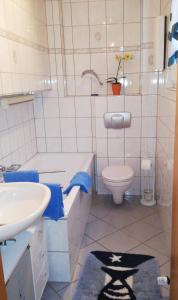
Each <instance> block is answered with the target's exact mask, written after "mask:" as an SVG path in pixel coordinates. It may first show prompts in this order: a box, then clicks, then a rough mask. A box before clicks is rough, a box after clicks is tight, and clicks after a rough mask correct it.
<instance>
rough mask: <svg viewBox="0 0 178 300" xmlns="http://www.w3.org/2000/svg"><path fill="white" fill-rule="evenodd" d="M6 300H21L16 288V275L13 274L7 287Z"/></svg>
mask: <svg viewBox="0 0 178 300" xmlns="http://www.w3.org/2000/svg"><path fill="white" fill-rule="evenodd" d="M6 290H7V299H8V300H21V298H20V292H19V287H18V280H17V274H16V273H13V274H12V276H11V278H10V280H9V282H8V284H7V286H6Z"/></svg>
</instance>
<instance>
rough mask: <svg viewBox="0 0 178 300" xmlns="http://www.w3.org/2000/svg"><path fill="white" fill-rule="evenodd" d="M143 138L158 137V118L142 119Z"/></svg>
mask: <svg viewBox="0 0 178 300" xmlns="http://www.w3.org/2000/svg"><path fill="white" fill-rule="evenodd" d="M142 137H156V118H155V117H144V118H142Z"/></svg>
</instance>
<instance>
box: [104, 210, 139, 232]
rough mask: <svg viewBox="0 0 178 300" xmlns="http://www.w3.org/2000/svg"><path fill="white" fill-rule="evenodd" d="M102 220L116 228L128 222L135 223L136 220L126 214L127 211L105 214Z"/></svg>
mask: <svg viewBox="0 0 178 300" xmlns="http://www.w3.org/2000/svg"><path fill="white" fill-rule="evenodd" d="M103 221H104V222H107V223H108V224H110V225H112V226H115V227H116V228H117V229H121V228H123V227H125V226H127V225H129V224H133V223H135V222H136V221H137V220H136V219H135V218H134V217H132V216H131V215H130V214H128V212H126V213H125V212H123V211H115V212H111V213H110V214H109V215H107V216H105V217H104V218H103Z"/></svg>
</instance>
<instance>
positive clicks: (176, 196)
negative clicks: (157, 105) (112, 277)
mask: <svg viewBox="0 0 178 300" xmlns="http://www.w3.org/2000/svg"><path fill="white" fill-rule="evenodd" d="M173 172H174V179H173V199H172V242H171V243H172V244H171V286H170V299H171V300H177V299H178V66H177V89H176V124H175V145H174V167H173Z"/></svg>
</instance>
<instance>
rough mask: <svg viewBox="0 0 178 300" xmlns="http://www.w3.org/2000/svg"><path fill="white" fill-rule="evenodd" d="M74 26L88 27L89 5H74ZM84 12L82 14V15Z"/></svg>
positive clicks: (85, 3)
mask: <svg viewBox="0 0 178 300" xmlns="http://www.w3.org/2000/svg"><path fill="white" fill-rule="evenodd" d="M71 6H72V24H73V25H74V26H75V25H87V24H88V3H87V2H83V3H82V2H80V3H77V2H76V3H72V4H71ZM81 12H82V13H81Z"/></svg>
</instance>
